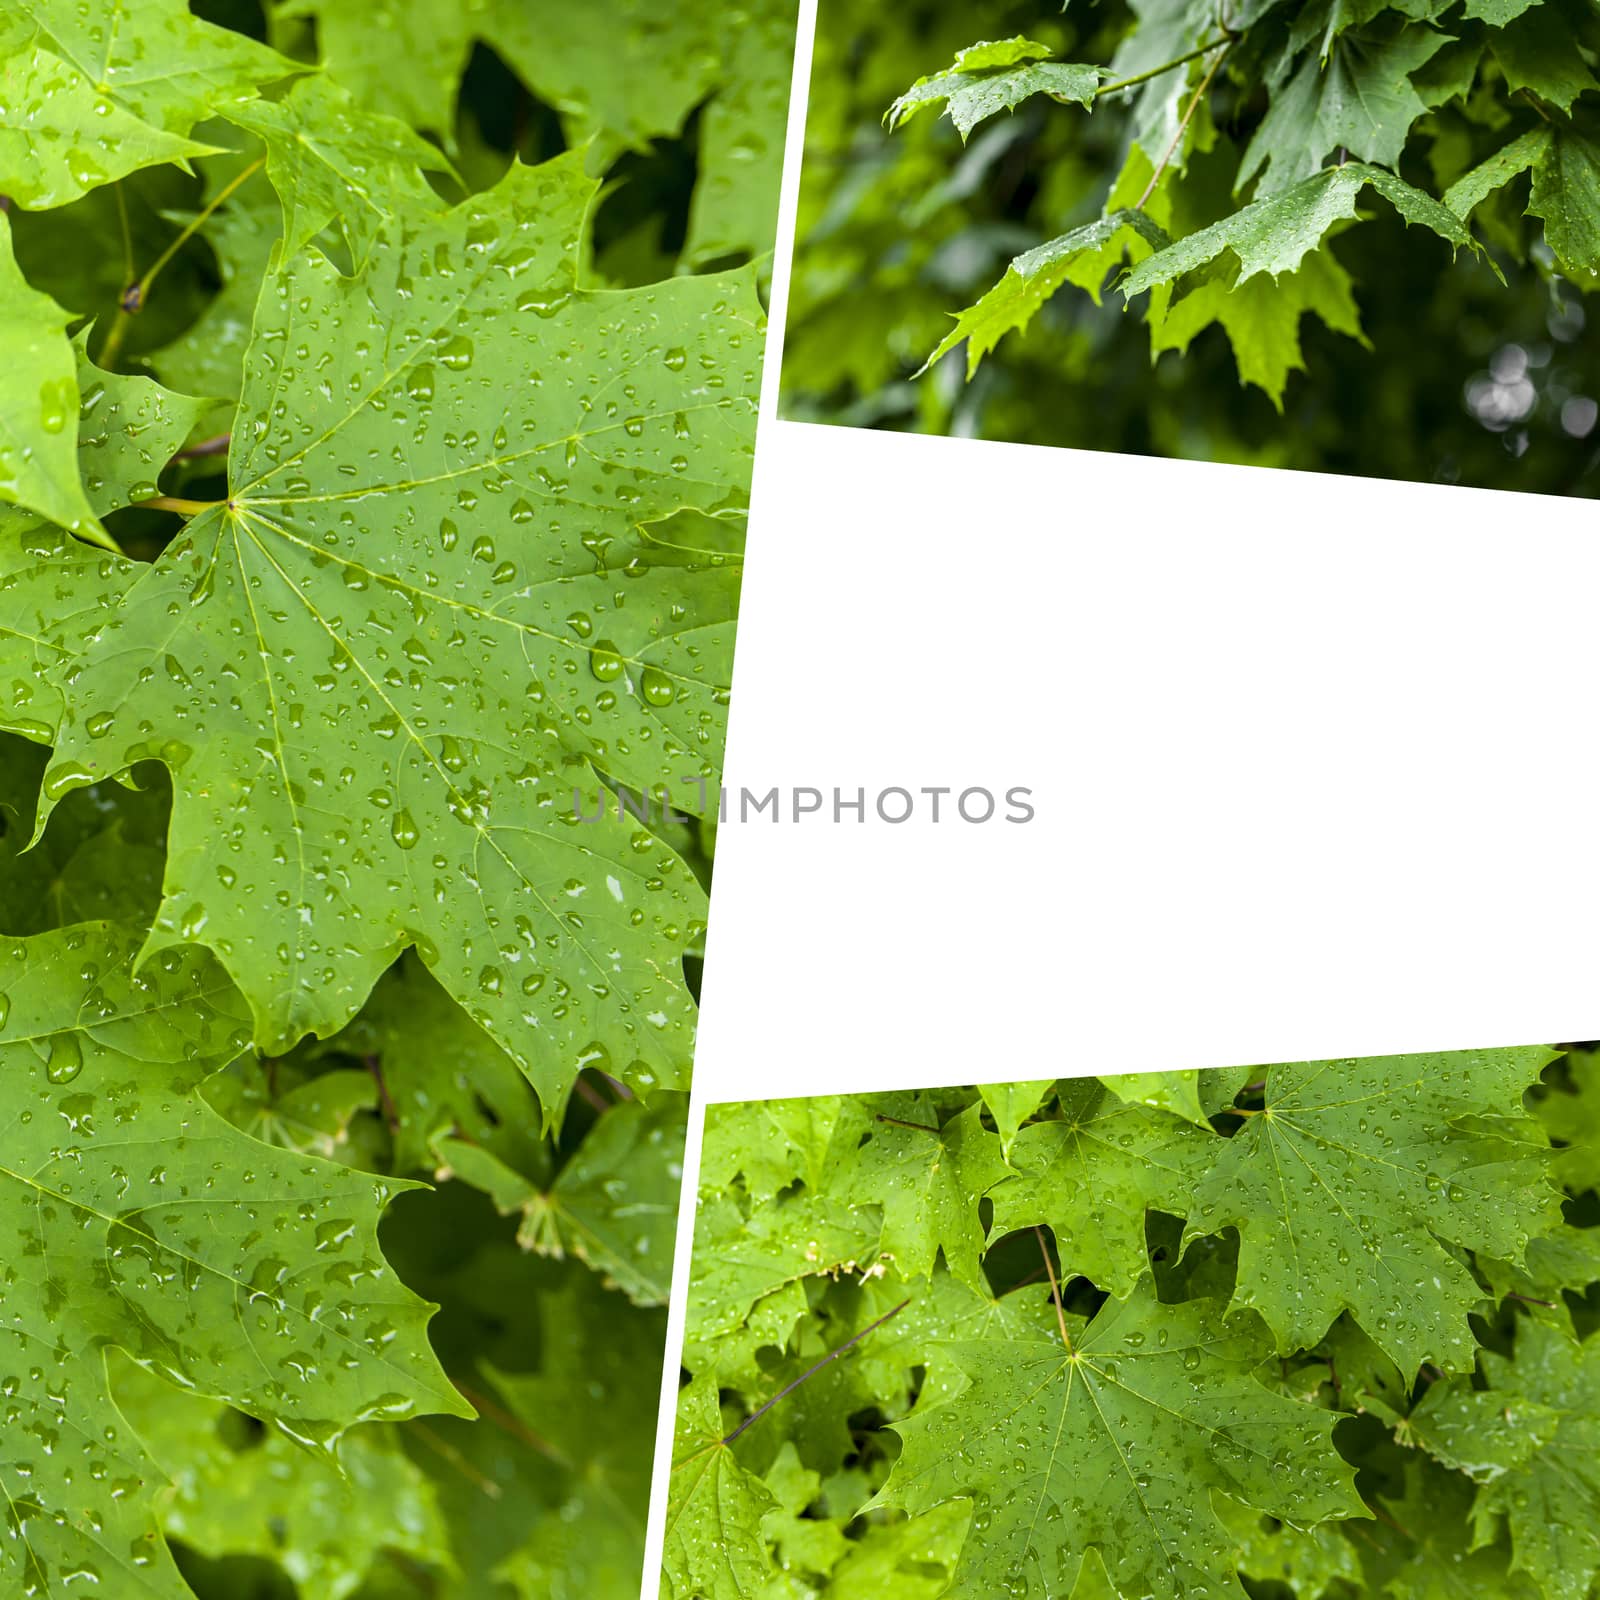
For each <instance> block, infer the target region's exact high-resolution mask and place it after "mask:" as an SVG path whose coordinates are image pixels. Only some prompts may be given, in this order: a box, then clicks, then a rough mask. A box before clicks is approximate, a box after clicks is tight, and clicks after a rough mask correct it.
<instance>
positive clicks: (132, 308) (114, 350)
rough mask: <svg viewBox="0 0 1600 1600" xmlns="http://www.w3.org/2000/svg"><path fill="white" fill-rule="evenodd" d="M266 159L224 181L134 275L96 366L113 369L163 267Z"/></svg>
mask: <svg viewBox="0 0 1600 1600" xmlns="http://www.w3.org/2000/svg"><path fill="white" fill-rule="evenodd" d="M266 161H267V158H266V157H265V156H257V157H256V159H255V160H254V161H252V162H251V163H250V164H249V165H248V166H247V167H242V168H241V169H240V170H239V172H238V173H237V174H236V175H235V176H234V177H233V178H231V179H230V180H229V181H228V182H227V183H225V184H224V185H223V186H222V187H221V188H220V189H219V190H218V191H217V193H216V194H215V195H214V196H213V197H212V198H211V199H210V200H208V201H207V202H206V204H205V206H204V207H203V208H202V209H201V210H200V212H199V213H198V215H196V216H195V217H194V219H193V220H192V221H191V222H190V223H189V224H188V225H187V226H186V227H185V228H184V229H183V230H182V232H181V233H179V234H178V236H177V238H175V239H174V240H173V241H172V242H171V243H170V244H169V245H168V246H167V248H166V249H165V250H163V251H162V252H161V254H160V255H158V256H157V257H156V259H155V261H154V263H153V264H152V265H151V266H150V267H148V268H147V269H146V270H145V272H144V273H143V275H142V276H140V277H138V278H135V279H134V281H133V282H132V283H130V284H129V285H128V287H127V288H126V289H124V290H123V291H122V303H121V305H120V306H118V308H117V315H116V319H115V320H114V321H113V322H112V324H111V331H110V332H109V333H108V334H107V335H106V342H105V343H104V344H103V345H101V346H100V355H99V358H98V360H97V362H96V365H98V366H100V367H102V368H104V369H105V371H107V372H110V371H112V370H114V367H113V364H114V363H115V361H116V359H117V357H118V356H119V355H120V354H121V353H122V341H123V340H124V339H125V338H126V337H127V335H128V326H129V324H130V323H131V322H132V320H133V318H134V317H135V316H136V315H137V314H138V313H139V312H141V311H143V310H144V303H145V299H146V298H147V296H148V295H149V293H150V286H151V285H152V284H153V283H154V282H155V281H156V279H157V278H158V277H159V276H160V275H161V272H162V269H163V268H164V267H165V266H166V265H167V263H168V262H169V261H171V260H172V258H173V257H174V256H175V255H177V253H178V252H179V251H180V250H181V249H182V248H183V247H184V246H185V245H186V244H187V243H188V242H189V241H190V240H191V239H192V238H193V237H194V236H195V235H196V234H197V233H198V232H199V231H200V230H201V228H203V227H204V226H205V225H206V223H207V222H208V221H209V220H210V218H211V216H212V213H213V212H215V211H216V209H217V207H218V206H220V205H221V204H222V203H223V202H224V201H225V200H227V199H228V198H229V196H230V195H233V194H235V193H236V192H237V191H238V190H239V189H241V188H242V187H243V186H244V185H245V184H246V183H248V182H249V181H250V179H251V178H253V177H254V176H255V175H256V174H257V173H258V172H259V171H260V170H261V169H262V167H263V166H265V165H266Z"/></svg>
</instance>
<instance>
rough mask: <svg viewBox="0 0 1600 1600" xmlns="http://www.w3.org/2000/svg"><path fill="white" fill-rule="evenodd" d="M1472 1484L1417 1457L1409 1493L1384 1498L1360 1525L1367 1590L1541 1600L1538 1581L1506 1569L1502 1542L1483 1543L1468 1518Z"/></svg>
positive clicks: (1399, 1597)
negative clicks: (1374, 1513)
mask: <svg viewBox="0 0 1600 1600" xmlns="http://www.w3.org/2000/svg"><path fill="white" fill-rule="evenodd" d="M1471 1501H1472V1485H1471V1484H1470V1483H1468V1482H1467V1480H1466V1479H1465V1478H1463V1477H1461V1476H1460V1475H1459V1474H1457V1473H1454V1472H1446V1471H1444V1470H1443V1469H1442V1468H1440V1467H1437V1466H1434V1465H1433V1464H1432V1463H1431V1462H1428V1461H1426V1460H1424V1461H1413V1462H1410V1463H1408V1464H1407V1466H1406V1468H1405V1472H1404V1493H1403V1495H1402V1496H1401V1497H1400V1498H1398V1499H1391V1498H1388V1497H1381V1498H1380V1499H1379V1502H1378V1505H1379V1510H1380V1511H1381V1513H1382V1514H1381V1515H1380V1516H1379V1517H1378V1518H1377V1519H1376V1520H1375V1521H1373V1522H1372V1523H1371V1524H1370V1525H1368V1526H1367V1527H1366V1528H1364V1529H1363V1530H1362V1532H1363V1538H1362V1541H1361V1550H1362V1565H1363V1567H1364V1569H1365V1571H1366V1577H1367V1590H1368V1592H1369V1593H1379V1594H1389V1595H1393V1596H1395V1600H1539V1594H1540V1591H1539V1588H1538V1586H1537V1585H1536V1584H1532V1583H1530V1582H1529V1581H1528V1580H1527V1578H1526V1577H1525V1576H1523V1575H1522V1574H1521V1573H1518V1572H1513V1571H1510V1570H1508V1567H1507V1558H1506V1552H1505V1550H1504V1548H1503V1547H1500V1546H1480V1545H1479V1544H1478V1543H1477V1542H1476V1540H1475V1539H1474V1538H1473V1536H1472V1532H1471V1529H1470V1527H1469V1524H1468V1514H1469V1508H1470V1505H1471Z"/></svg>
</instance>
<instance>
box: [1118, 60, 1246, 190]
mask: <svg viewBox="0 0 1600 1600" xmlns="http://www.w3.org/2000/svg"><path fill="white" fill-rule="evenodd" d="M1222 42H1224V41H1222V40H1219V41H1218V43H1222ZM1226 43H1227V45H1228V49H1226V50H1224V51H1223V52H1222V54H1221V55H1219V56H1218V57H1217V59H1216V60H1215V61H1213V62H1212V63H1211V65H1210V66H1209V67H1207V68H1206V75H1205V77H1203V78H1202V79H1201V80H1200V86H1199V88H1197V89H1196V90H1195V92H1194V94H1193V95H1192V96H1191V97H1190V99H1189V106H1188V109H1187V110H1186V111H1185V112H1184V113H1183V120H1182V121H1181V122H1180V123H1179V124H1178V131H1177V132H1176V133H1175V134H1173V136H1172V142H1171V143H1170V144H1169V145H1168V146H1167V148H1166V152H1165V154H1163V155H1162V157H1161V160H1160V161H1159V162H1157V163H1156V170H1155V171H1154V172H1152V173H1151V174H1150V181H1149V183H1147V184H1146V185H1145V186H1144V193H1143V194H1142V195H1140V196H1139V198H1138V199H1137V200H1136V201H1135V202H1134V206H1133V209H1134V210H1135V211H1143V210H1144V203H1145V201H1146V200H1148V199H1149V198H1150V196H1151V195H1152V194H1154V193H1155V187H1156V185H1157V184H1158V183H1160V182H1161V175H1162V173H1164V172H1165V171H1166V170H1167V167H1168V165H1169V164H1170V162H1171V160H1172V158H1173V156H1174V155H1176V154H1177V150H1178V146H1179V145H1180V144H1181V143H1182V142H1183V136H1184V134H1186V133H1187V132H1188V131H1189V124H1190V123H1191V122H1192V121H1193V120H1194V114H1195V112H1196V111H1197V110H1198V109H1199V106H1200V102H1201V100H1203V99H1204V98H1205V92H1206V90H1207V89H1209V88H1210V87H1211V80H1212V79H1213V78H1214V77H1216V75H1217V69H1218V68H1219V67H1220V66H1221V65H1222V63H1223V62H1224V61H1226V60H1227V59H1228V56H1229V54H1230V53H1231V52H1232V49H1233V40H1232V39H1231V38H1228V39H1227V40H1226Z"/></svg>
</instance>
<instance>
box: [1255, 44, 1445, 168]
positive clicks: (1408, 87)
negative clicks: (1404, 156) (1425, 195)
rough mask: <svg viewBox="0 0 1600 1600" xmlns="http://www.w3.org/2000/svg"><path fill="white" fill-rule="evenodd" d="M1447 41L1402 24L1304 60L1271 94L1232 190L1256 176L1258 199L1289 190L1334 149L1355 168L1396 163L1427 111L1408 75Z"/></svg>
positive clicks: (1336, 45)
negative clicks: (1361, 164)
mask: <svg viewBox="0 0 1600 1600" xmlns="http://www.w3.org/2000/svg"><path fill="white" fill-rule="evenodd" d="M1448 42H1449V40H1448V36H1447V35H1445V34H1443V33H1440V32H1438V31H1437V30H1435V29H1433V28H1429V27H1424V26H1420V25H1416V24H1407V25H1405V26H1402V27H1400V28H1399V29H1398V30H1395V29H1392V28H1381V29H1377V30H1369V29H1355V30H1351V31H1348V32H1340V33H1339V35H1338V38H1337V39H1336V40H1335V41H1334V42H1333V43H1332V44H1331V45H1330V47H1329V49H1328V52H1327V55H1326V58H1324V57H1322V56H1319V55H1318V54H1317V53H1315V52H1311V53H1308V54H1307V56H1306V59H1305V61H1304V62H1303V63H1302V64H1301V67H1300V69H1299V71H1298V72H1296V73H1295V75H1294V76H1293V77H1292V78H1290V80H1289V81H1288V83H1286V84H1285V85H1284V86H1283V87H1282V88H1281V89H1278V90H1277V91H1276V92H1275V93H1274V95H1273V97H1272V103H1271V105H1270V107H1269V108H1268V110H1267V114H1266V116H1265V117H1264V118H1263V119H1262V121H1261V125H1260V127H1259V128H1257V130H1256V133H1255V136H1254V138H1252V139H1251V141H1250V143H1249V145H1248V146H1247V148H1246V149H1245V152H1244V155H1243V156H1242V157H1241V158H1240V161H1239V173H1238V177H1237V179H1236V180H1235V188H1236V189H1241V190H1242V189H1243V188H1244V187H1245V185H1246V184H1248V183H1249V182H1250V180H1251V179H1252V178H1253V177H1255V175H1256V174H1257V173H1258V172H1260V173H1261V182H1260V184H1259V185H1258V187H1257V195H1258V197H1260V198H1264V197H1266V196H1268V195H1273V194H1280V193H1282V192H1283V191H1285V190H1288V189H1292V188H1293V187H1294V185H1296V184H1298V183H1300V182H1301V181H1302V180H1303V179H1305V178H1308V177H1310V176H1311V175H1312V174H1314V173H1315V172H1316V171H1317V170H1318V168H1320V167H1321V166H1322V163H1323V162H1324V161H1325V160H1326V159H1327V157H1328V156H1329V155H1331V154H1332V153H1333V152H1334V151H1335V150H1338V149H1339V148H1340V147H1341V146H1342V147H1343V148H1344V149H1346V150H1348V151H1349V152H1350V153H1351V154H1352V155H1353V156H1355V157H1356V158H1357V160H1359V161H1365V162H1372V163H1374V164H1375V165H1377V166H1380V167H1394V166H1397V165H1398V164H1399V161H1400V152H1401V151H1402V150H1403V149H1404V148H1405V143H1406V137H1407V135H1408V134H1409V133H1410V131H1411V126H1412V124H1413V123H1414V122H1415V121H1416V120H1417V118H1418V117H1420V116H1421V115H1422V113H1423V112H1424V111H1425V110H1426V109H1427V106H1426V104H1425V103H1424V101H1423V99H1422V96H1421V95H1420V94H1418V92H1417V90H1416V88H1415V87H1414V85H1413V84H1412V82H1411V75H1412V74H1413V73H1415V72H1417V71H1419V70H1420V69H1421V68H1423V67H1424V66H1426V65H1427V63H1428V62H1429V61H1430V60H1431V59H1432V58H1433V57H1434V55H1436V54H1437V53H1438V52H1439V51H1440V50H1441V49H1442V48H1443V47H1444V46H1445V45H1446V44H1447V43H1448Z"/></svg>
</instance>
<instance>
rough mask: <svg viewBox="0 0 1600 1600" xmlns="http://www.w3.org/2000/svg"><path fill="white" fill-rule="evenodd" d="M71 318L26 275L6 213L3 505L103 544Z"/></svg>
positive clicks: (2, 257) (0, 254)
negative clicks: (85, 476) (91, 489)
mask: <svg viewBox="0 0 1600 1600" xmlns="http://www.w3.org/2000/svg"><path fill="white" fill-rule="evenodd" d="M70 320H71V319H70V318H69V317H68V315H67V313H66V312H65V311H63V310H62V309H61V308H60V306H58V305H57V304H56V303H55V301H54V300H52V299H51V298H50V297H49V295H46V294H40V293H39V291H38V290H37V289H34V288H31V287H30V286H29V284H28V282H27V280H26V279H25V278H24V277H23V276H22V272H21V270H20V269H19V268H18V266H17V262H16V257H15V256H14V255H13V254H12V250H11V222H10V219H9V218H8V217H7V216H6V215H5V213H4V212H3V211H0V373H3V374H4V376H3V378H0V502H4V503H5V504H7V505H13V506H20V507H23V508H24V509H26V510H30V511H36V512H38V513H39V515H40V516H43V517H46V518H48V519H49V520H50V521H51V522H56V523H59V524H60V525H61V526H62V527H64V528H70V529H71V530H72V531H73V532H74V533H80V534H82V535H83V536H84V537H85V538H89V539H92V540H93V541H94V542H96V543H103V542H105V538H106V536H105V533H104V531H103V530H102V529H101V527H100V524H99V522H98V521H97V520H96V518H95V515H94V512H93V511H92V510H91V509H90V506H89V501H88V499H87V498H86V496H85V494H84V489H83V484H82V482H81V480H80V478H79V475H78V446H77V416H78V403H79V402H78V376H77V369H78V363H77V360H76V358H75V357H74V354H73V348H72V342H71V340H69V339H68V338H67V323H68V322H69V321H70Z"/></svg>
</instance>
